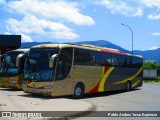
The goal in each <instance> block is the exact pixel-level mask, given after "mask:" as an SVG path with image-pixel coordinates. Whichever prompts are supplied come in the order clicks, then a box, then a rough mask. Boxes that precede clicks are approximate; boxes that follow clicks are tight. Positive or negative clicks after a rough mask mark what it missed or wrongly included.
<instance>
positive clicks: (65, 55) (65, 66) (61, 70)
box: [56, 48, 73, 80]
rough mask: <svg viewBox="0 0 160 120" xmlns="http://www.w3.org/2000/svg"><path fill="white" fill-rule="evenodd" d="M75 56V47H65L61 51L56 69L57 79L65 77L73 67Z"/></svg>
mask: <svg viewBox="0 0 160 120" xmlns="http://www.w3.org/2000/svg"><path fill="white" fill-rule="evenodd" d="M72 58H73V48H63V49H62V50H61V52H60V55H59V58H58V62H57V69H56V80H63V79H65V78H66V77H67V76H68V74H69V72H70V69H71V66H72Z"/></svg>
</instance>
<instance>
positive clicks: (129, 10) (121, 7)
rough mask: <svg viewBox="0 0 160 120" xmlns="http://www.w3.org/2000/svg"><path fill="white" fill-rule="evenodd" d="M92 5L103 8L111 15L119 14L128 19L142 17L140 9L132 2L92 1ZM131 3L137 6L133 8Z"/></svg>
mask: <svg viewBox="0 0 160 120" xmlns="http://www.w3.org/2000/svg"><path fill="white" fill-rule="evenodd" d="M94 3H95V4H97V5H103V6H105V7H106V8H107V9H109V10H110V11H111V13H112V14H116V13H119V14H122V15H124V16H130V17H133V16H142V15H143V10H142V8H141V7H140V6H139V5H138V4H137V2H134V1H130V2H127V1H125V0H123V1H122V0H101V1H100V0H94ZM132 3H134V4H137V6H133V4H132Z"/></svg>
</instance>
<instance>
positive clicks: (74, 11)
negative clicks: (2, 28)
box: [8, 0, 95, 25]
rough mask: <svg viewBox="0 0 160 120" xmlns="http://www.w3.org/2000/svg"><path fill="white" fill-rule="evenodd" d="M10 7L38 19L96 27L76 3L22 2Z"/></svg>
mask: <svg viewBox="0 0 160 120" xmlns="http://www.w3.org/2000/svg"><path fill="white" fill-rule="evenodd" d="M8 7H9V8H10V9H11V10H12V11H13V12H14V11H15V12H18V13H20V14H23V15H25V16H26V15H34V16H36V17H38V18H43V19H49V20H57V21H62V22H68V23H73V24H76V25H94V24H95V22H94V20H93V18H91V17H90V16H86V15H83V14H81V13H80V10H79V9H78V4H77V3H76V2H67V1H49V0H45V1H42V0H21V1H11V2H9V3H8Z"/></svg>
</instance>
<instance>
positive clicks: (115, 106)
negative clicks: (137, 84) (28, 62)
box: [0, 84, 160, 120]
mask: <svg viewBox="0 0 160 120" xmlns="http://www.w3.org/2000/svg"><path fill="white" fill-rule="evenodd" d="M86 102H87V103H91V104H94V105H95V106H96V110H97V111H160V84H157V85H154V84H144V85H143V87H141V88H138V89H135V90H132V91H130V92H124V91H117V92H106V93H98V94H92V95H84V97H83V98H81V99H79V100H75V99H73V98H72V97H70V96H69V97H68V96H67V97H64V96H63V97H56V98H53V97H47V96H33V95H30V94H26V93H23V92H22V91H15V90H14V91H13V90H10V89H2V88H1V89H0V111H8V110H13V111H14V110H15V111H16V110H22V111H28V110H35V111H37V110H43V111H45V110H46V111H48V110H52V109H53V110H52V111H54V110H60V111H64V110H65V111H67V109H71V110H73V111H74V110H79V109H80V108H81V107H82V106H86V105H88V104H86ZM65 103H66V104H65ZM85 104H86V105H85ZM51 105H52V106H51ZM53 106H54V107H53ZM60 106H61V107H60ZM71 106H72V107H71ZM88 116H89V115H88ZM74 119H75V120H83V119H86V120H90V119H93V120H97V119H98V120H101V119H102V120H106V119H109V120H110V119H111V120H124V119H125V120H126V119H129V120H130V119H131V120H135V119H136V120H139V119H141V120H146V119H147V120H159V119H160V118H156V117H155V118H145V117H143V118H140V117H138V118H135V117H134V118H129V117H125V118H123V117H121V118H116V117H100V116H97V117H93V118H89V117H81V118H74Z"/></svg>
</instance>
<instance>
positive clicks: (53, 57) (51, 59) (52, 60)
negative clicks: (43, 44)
mask: <svg viewBox="0 0 160 120" xmlns="http://www.w3.org/2000/svg"><path fill="white" fill-rule="evenodd" d="M57 57H58V54H54V55H52V56H51V58H50V60H49V68H53V66H54V60H55V58H57Z"/></svg>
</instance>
